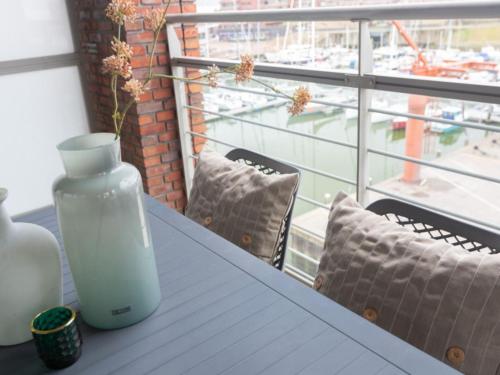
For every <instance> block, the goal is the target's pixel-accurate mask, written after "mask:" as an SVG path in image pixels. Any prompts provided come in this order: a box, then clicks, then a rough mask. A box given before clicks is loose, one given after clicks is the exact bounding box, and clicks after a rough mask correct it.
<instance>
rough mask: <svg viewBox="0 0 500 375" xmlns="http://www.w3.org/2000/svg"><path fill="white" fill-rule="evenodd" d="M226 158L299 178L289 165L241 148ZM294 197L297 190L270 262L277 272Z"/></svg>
mask: <svg viewBox="0 0 500 375" xmlns="http://www.w3.org/2000/svg"><path fill="white" fill-rule="evenodd" d="M226 158H228V159H229V160H233V161H236V162H240V163H244V164H246V165H249V166H251V167H254V168H256V169H257V170H259V171H260V172H262V173H264V174H267V175H272V174H291V173H297V174H299V176H300V171H299V170H298V169H297V168H294V167H292V166H291V165H288V164H285V163H281V162H279V161H276V160H274V159H271V158H268V157H266V156H263V155H260V154H257V153H255V152H252V151H248V150H245V149H242V148H235V149H234V150H231V151H230V152H229V153H228V154H227V155H226ZM296 196H297V189H296V190H295V192H294V194H293V198H292V200H291V202H290V206H289V207H288V213H287V215H286V216H285V219H284V220H283V225H282V226H281V228H282V230H281V233H280V238H279V243H278V250H277V252H276V255H275V256H274V258H273V260H272V264H273V266H274V267H276V268H278V269H279V270H282V269H283V263H284V262H285V253H286V244H287V240H288V232H289V231H290V223H291V221H292V212H293V206H294V204H295V198H296Z"/></svg>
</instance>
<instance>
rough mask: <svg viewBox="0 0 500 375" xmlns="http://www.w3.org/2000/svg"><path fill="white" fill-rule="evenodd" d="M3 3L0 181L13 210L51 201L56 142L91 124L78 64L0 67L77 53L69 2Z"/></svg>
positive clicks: (28, 0)
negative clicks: (29, 67) (67, 4)
mask: <svg viewBox="0 0 500 375" xmlns="http://www.w3.org/2000/svg"><path fill="white" fill-rule="evenodd" d="M2 6H3V8H2V12H1V13H0V187H6V188H7V189H8V190H9V197H8V199H7V201H6V202H5V205H6V207H7V210H8V211H9V213H10V214H11V215H15V214H19V213H22V212H26V211H30V210H33V209H36V208H39V207H42V206H45V205H48V204H52V195H51V185H52V182H53V181H54V179H55V178H56V177H57V176H58V175H60V174H61V173H63V168H62V163H61V161H60V160H59V155H58V152H57V149H56V145H57V144H58V143H60V142H61V141H63V140H64V139H66V138H68V137H72V136H75V135H79V134H84V133H88V132H89V128H88V119H87V113H86V110H85V102H84V97H83V92H82V85H81V82H80V77H79V74H78V68H77V66H76V65H72V66H67V67H62V68H50V69H46V66H45V67H43V66H42V65H41V64H39V65H36V66H35V67H34V70H33V71H29V72H24V73H19V72H17V73H14V74H13V73H12V70H4V71H2V66H5V63H6V64H7V65H11V66H12V65H14V68H15V69H17V67H18V66H19V71H23V69H22V67H23V59H29V58H38V57H42V58H44V59H45V58H46V57H47V56H54V55H62V54H68V53H73V52H75V48H74V45H73V38H72V35H71V28H70V22H69V17H68V11H67V9H66V0H19V1H6V2H4V4H2ZM12 60H16V62H15V63H14V64H12ZM24 70H25V69H24ZM2 74H4V75H2Z"/></svg>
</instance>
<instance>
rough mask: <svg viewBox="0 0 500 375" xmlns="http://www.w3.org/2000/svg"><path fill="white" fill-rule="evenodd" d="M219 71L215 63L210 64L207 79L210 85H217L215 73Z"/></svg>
mask: <svg viewBox="0 0 500 375" xmlns="http://www.w3.org/2000/svg"><path fill="white" fill-rule="evenodd" d="M219 73H220V69H219V67H218V66H217V65H215V64H214V65H212V66H211V67H209V68H208V74H207V80H208V85H209V86H210V87H214V88H215V87H217V85H218V83H217V74H219Z"/></svg>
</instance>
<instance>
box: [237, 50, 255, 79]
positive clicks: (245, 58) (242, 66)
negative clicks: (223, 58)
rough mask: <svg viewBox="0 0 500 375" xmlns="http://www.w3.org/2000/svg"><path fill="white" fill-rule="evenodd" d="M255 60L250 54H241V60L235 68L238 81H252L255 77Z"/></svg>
mask: <svg viewBox="0 0 500 375" xmlns="http://www.w3.org/2000/svg"><path fill="white" fill-rule="evenodd" d="M253 68H254V62H253V58H252V56H250V55H241V62H240V63H239V64H238V65H236V67H235V68H234V74H235V76H234V79H235V80H236V82H246V81H250V80H251V79H252V77H253Z"/></svg>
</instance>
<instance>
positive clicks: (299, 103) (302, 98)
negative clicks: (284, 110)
mask: <svg viewBox="0 0 500 375" xmlns="http://www.w3.org/2000/svg"><path fill="white" fill-rule="evenodd" d="M311 99H312V97H311V93H310V92H309V89H308V88H307V87H304V86H300V87H298V88H297V89H296V90H295V92H294V93H293V97H292V105H291V106H290V107H288V112H289V113H291V114H292V116H295V115H298V114H301V113H302V112H304V109H305V107H306V105H307V104H308V103H309V102H310V101H311Z"/></svg>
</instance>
